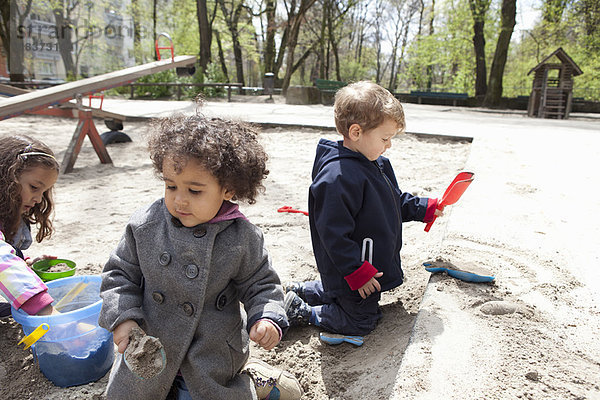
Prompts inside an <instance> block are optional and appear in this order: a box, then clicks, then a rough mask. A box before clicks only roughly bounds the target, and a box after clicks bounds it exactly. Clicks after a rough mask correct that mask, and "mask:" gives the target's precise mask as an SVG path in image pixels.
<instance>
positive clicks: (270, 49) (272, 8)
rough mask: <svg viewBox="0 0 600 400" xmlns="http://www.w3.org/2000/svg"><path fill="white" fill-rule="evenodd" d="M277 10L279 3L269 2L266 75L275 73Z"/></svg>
mask: <svg viewBox="0 0 600 400" xmlns="http://www.w3.org/2000/svg"><path fill="white" fill-rule="evenodd" d="M276 10H277V1H275V0H267V2H266V5H265V13H266V15H267V35H266V38H265V58H264V62H265V71H264V72H265V73H266V72H273V73H275V34H276V33H277V26H276V22H275V12H276Z"/></svg>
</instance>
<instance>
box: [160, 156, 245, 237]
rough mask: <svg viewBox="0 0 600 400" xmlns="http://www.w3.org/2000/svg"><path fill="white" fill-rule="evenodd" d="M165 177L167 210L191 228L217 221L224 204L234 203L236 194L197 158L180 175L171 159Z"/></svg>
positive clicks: (168, 160) (163, 170)
mask: <svg viewBox="0 0 600 400" xmlns="http://www.w3.org/2000/svg"><path fill="white" fill-rule="evenodd" d="M162 175H163V180H164V181H165V204H166V206H167V209H168V210H169V213H171V215H172V216H174V217H175V218H177V219H179V221H181V223H182V224H183V225H184V226H186V227H188V228H189V227H192V226H196V225H198V224H203V223H205V222H208V221H210V220H211V219H213V218H214V217H215V216H216V215H217V213H218V212H219V209H220V208H221V205H222V204H223V201H225V200H231V199H232V198H233V195H234V193H233V192H232V191H229V190H227V189H225V188H224V187H222V186H221V185H220V184H219V182H218V181H217V178H215V177H214V176H213V175H212V174H211V173H210V172H208V171H207V170H206V169H205V168H204V167H203V166H202V165H201V164H200V163H199V162H198V161H196V160H194V159H190V160H188V162H187V164H186V165H185V167H184V168H183V169H182V171H181V172H180V173H179V174H178V173H177V172H176V171H175V167H174V164H173V161H172V160H171V159H169V158H167V159H165V161H164V162H163V169H162Z"/></svg>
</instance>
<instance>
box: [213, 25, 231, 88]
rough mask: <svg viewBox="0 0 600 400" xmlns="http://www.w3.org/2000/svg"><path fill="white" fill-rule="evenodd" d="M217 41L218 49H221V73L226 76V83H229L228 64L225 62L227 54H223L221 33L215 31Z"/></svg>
mask: <svg viewBox="0 0 600 400" xmlns="http://www.w3.org/2000/svg"><path fill="white" fill-rule="evenodd" d="M215 39H216V40H217V47H218V48H219V63H220V64H221V71H222V72H223V75H224V76H225V82H229V73H228V72H227V62H226V61H225V54H224V53H223V45H222V44H221V36H220V35H219V31H217V30H215Z"/></svg>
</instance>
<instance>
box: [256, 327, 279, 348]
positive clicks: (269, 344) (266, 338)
mask: <svg viewBox="0 0 600 400" xmlns="http://www.w3.org/2000/svg"><path fill="white" fill-rule="evenodd" d="M250 339H252V341H253V342H255V343H257V344H258V345H259V346H260V347H262V348H263V349H265V350H271V349H272V348H273V347H275V346H277V343H279V331H278V330H277V328H275V326H274V325H273V324H272V323H271V322H269V321H258V322H257V323H255V324H254V325H252V328H251V329H250Z"/></svg>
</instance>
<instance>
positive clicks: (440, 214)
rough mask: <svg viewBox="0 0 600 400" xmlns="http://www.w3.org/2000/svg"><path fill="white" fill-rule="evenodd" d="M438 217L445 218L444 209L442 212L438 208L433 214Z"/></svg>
mask: <svg viewBox="0 0 600 400" xmlns="http://www.w3.org/2000/svg"><path fill="white" fill-rule="evenodd" d="M433 214H434V215H435V216H436V217H443V216H444V209H443V208H442V209H441V210H440V209H438V208H436V209H435V212H434V213H433Z"/></svg>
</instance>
